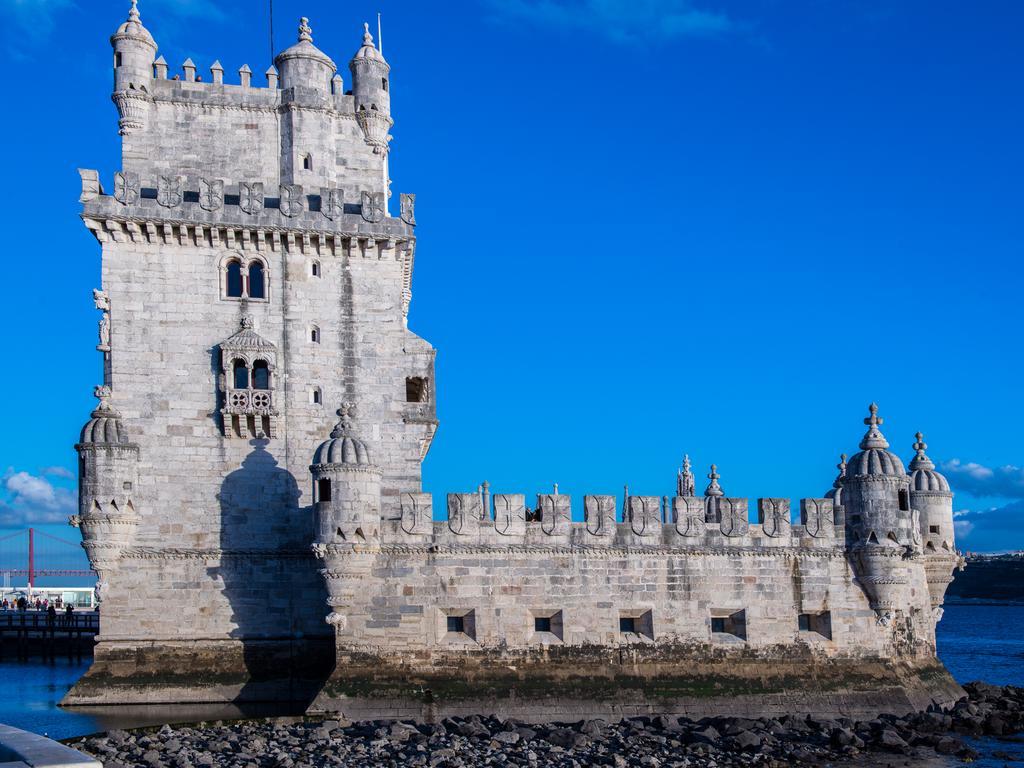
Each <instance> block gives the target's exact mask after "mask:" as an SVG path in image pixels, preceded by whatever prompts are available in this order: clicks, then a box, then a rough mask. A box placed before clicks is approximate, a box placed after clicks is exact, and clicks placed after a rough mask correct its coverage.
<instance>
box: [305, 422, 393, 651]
mask: <svg viewBox="0 0 1024 768" xmlns="http://www.w3.org/2000/svg"><path fill="white" fill-rule="evenodd" d="M338 416H339V417H340V418H339V421H338V425H337V426H336V427H335V428H334V430H333V431H332V432H331V436H330V439H328V440H326V441H324V442H323V443H321V444H320V446H319V447H318V448H317V449H316V452H315V453H314V454H313V464H312V465H311V466H310V468H309V471H310V474H311V475H312V476H313V500H314V504H313V508H314V517H315V525H316V541H315V542H314V544H313V553H314V554H315V555H316V557H317V558H319V559H320V560H322V561H323V563H324V567H323V569H322V570H321V571H320V574H321V575H322V576H323V577H324V584H325V586H326V587H327V603H328V605H329V606H330V607H331V613H330V614H329V615H328V616H327V623H328V624H331V625H333V626H334V628H335V631H336V632H337V633H343V632H344V630H345V628H346V620H345V617H346V616H347V613H348V610H349V608H350V606H351V605H352V604H353V603H354V602H355V601H356V592H357V591H358V590H360V589H362V588H363V586H362V583H363V579H368V578H369V577H370V569H371V568H372V565H373V558H374V555H375V553H376V551H377V550H378V549H379V544H380V491H381V470H380V468H379V467H377V466H376V465H375V464H374V463H373V461H372V460H371V458H370V449H369V447H368V446H367V445H366V443H365V442H363V440H362V439H361V438H360V437H359V436H357V435H356V432H355V427H354V425H353V418H354V416H355V405H354V404H353V403H344V404H343V405H342V406H341V408H339V409H338Z"/></svg>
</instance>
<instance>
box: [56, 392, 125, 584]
mask: <svg viewBox="0 0 1024 768" xmlns="http://www.w3.org/2000/svg"><path fill="white" fill-rule="evenodd" d="M95 394H96V397H97V398H98V399H99V401H100V403H99V405H98V406H97V407H96V410H94V411H93V412H92V418H90V419H89V421H88V422H87V423H86V425H85V426H84V427H82V434H81V437H80V438H79V442H78V444H77V445H76V446H75V450H76V451H78V460H79V461H78V464H79V479H78V482H79V489H78V514H77V515H74V516H73V517H72V518H71V520H70V523H71V524H72V525H73V526H75V527H76V528H80V529H81V531H82V547H83V548H84V549H85V552H86V555H87V556H88V557H89V564H90V565H91V566H92V569H93V570H94V571H96V574H97V575H98V576H99V582H98V583H97V585H96V591H97V593H98V595H99V597H100V599H101V600H102V599H103V596H104V595H105V593H106V589H107V585H108V584H109V579H110V576H111V575H112V573H113V572H114V570H116V568H117V567H118V564H119V562H120V560H121V555H122V554H123V553H124V550H125V549H127V548H128V547H130V546H131V545H132V543H133V542H134V541H135V532H136V529H137V528H138V525H139V511H138V508H137V505H136V502H135V499H136V498H137V496H136V494H137V493H138V482H139V476H138V475H139V472H138V464H139V446H138V445H137V444H135V443H133V442H131V440H130V439H129V437H128V432H127V430H126V429H125V426H124V422H123V421H122V419H121V414H120V413H118V412H117V411H116V410H114V408H113V407H112V406H111V405H110V396H111V391H110V387H106V386H102V387H96V392H95Z"/></svg>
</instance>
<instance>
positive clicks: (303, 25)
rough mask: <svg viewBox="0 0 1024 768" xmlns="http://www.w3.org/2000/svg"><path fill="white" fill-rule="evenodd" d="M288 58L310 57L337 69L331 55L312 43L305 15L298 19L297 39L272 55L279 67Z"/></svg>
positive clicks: (311, 31) (311, 32) (311, 34)
mask: <svg viewBox="0 0 1024 768" xmlns="http://www.w3.org/2000/svg"><path fill="white" fill-rule="evenodd" d="M289 59H312V60H314V61H319V62H320V63H321V64H324V65H325V66H327V67H330V68H331V69H332V70H337V67H336V66H334V61H333V60H332V59H331V57H330V56H328V55H327V54H326V53H324V52H323V51H321V50H320V49H319V48H317V47H316V46H315V45H313V30H312V29H311V28H310V26H309V19H307V18H306V17H305V16H303V17H302V18H301V19H299V41H298V42H297V43H295V45H293V46H292V47H291V48H286V49H285V50H283V51H281V53H279V54H277V56H275V57H274V63H275V64H276V65H277V66H278V67H280V66H281V62H283V61H287V60H289Z"/></svg>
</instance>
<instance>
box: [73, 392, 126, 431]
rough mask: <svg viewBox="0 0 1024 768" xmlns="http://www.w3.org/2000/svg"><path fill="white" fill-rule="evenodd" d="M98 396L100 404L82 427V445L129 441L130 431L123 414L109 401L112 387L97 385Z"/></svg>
mask: <svg viewBox="0 0 1024 768" xmlns="http://www.w3.org/2000/svg"><path fill="white" fill-rule="evenodd" d="M96 397H98V398H99V400H100V404H99V405H98V406H96V410H94V411H93V412H92V418H91V419H89V421H88V422H87V423H86V425H85V426H84V427H82V434H81V436H80V437H79V440H78V442H79V443H80V444H81V445H90V444H103V445H109V444H111V443H119V444H122V445H125V444H127V443H129V442H130V440H129V439H128V431H127V430H126V429H125V427H124V422H122V421H121V414H120V413H118V412H117V411H115V410H114V409H113V408H111V406H110V403H109V402H108V400H109V398H110V387H96Z"/></svg>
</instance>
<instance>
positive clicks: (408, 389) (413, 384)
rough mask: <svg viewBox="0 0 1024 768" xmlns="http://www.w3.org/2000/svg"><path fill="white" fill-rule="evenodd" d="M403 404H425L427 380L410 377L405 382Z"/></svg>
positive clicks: (419, 377)
mask: <svg viewBox="0 0 1024 768" xmlns="http://www.w3.org/2000/svg"><path fill="white" fill-rule="evenodd" d="M405 402H407V403H425V402H427V379H426V378H424V377H423V376H410V377H409V378H407V379H406V380H405Z"/></svg>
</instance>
